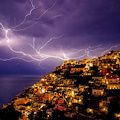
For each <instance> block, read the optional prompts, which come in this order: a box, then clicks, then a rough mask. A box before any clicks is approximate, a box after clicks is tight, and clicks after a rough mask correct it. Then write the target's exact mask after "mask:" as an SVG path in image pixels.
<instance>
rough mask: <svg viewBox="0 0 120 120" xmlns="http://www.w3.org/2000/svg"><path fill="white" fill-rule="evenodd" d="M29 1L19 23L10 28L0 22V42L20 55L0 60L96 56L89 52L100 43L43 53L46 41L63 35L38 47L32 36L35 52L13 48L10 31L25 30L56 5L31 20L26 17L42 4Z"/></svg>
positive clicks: (26, 60)
mask: <svg viewBox="0 0 120 120" xmlns="http://www.w3.org/2000/svg"><path fill="white" fill-rule="evenodd" d="M29 2H30V6H31V9H30V10H29V11H28V13H27V14H26V15H25V16H24V19H23V20H22V22H21V23H19V24H18V25H16V24H15V26H14V27H12V28H6V27H5V26H4V25H3V24H2V23H0V27H1V28H0V29H1V30H2V31H3V32H4V35H5V39H4V40H2V41H0V44H3V43H4V44H5V45H6V46H7V47H8V48H9V50H10V51H11V52H13V53H15V54H16V55H20V56H21V57H11V58H6V59H5V58H0V61H4V62H5V61H10V60H15V59H18V60H23V61H25V62H33V61H37V62H39V63H41V62H42V61H43V60H46V59H48V58H54V59H60V60H63V61H64V60H70V59H81V58H84V57H85V56H87V58H90V59H92V58H94V57H97V56H92V55H91V52H93V51H97V50H99V49H102V48H101V45H98V46H95V47H91V46H89V47H88V48H86V49H77V50H76V52H67V53H66V52H64V51H63V52H62V55H59V52H58V54H57V55H51V54H46V53H43V50H44V49H45V48H46V47H47V45H48V43H50V42H51V41H53V40H57V39H62V37H64V36H63V35H61V36H55V37H52V38H50V39H49V40H48V41H46V42H45V43H44V44H43V45H42V46H41V45H39V47H36V46H37V45H36V39H35V38H34V37H33V41H32V44H30V43H29V45H30V46H31V48H32V50H33V51H34V52H35V54H28V53H26V52H24V51H21V50H15V49H13V47H12V46H11V41H12V40H11V38H10V37H9V36H10V33H13V31H21V30H25V29H27V28H28V27H31V26H34V25H36V24H38V23H39V22H38V21H37V20H40V19H41V18H42V17H43V16H44V15H45V14H46V13H47V12H48V11H50V10H52V9H53V7H54V6H55V5H56V2H57V1H55V2H54V3H53V5H52V6H51V7H50V8H48V9H46V10H45V11H44V12H43V13H42V14H41V15H39V17H36V18H33V19H31V20H27V19H28V17H29V16H31V15H32V14H33V11H35V10H37V9H38V8H39V7H40V6H41V5H42V3H40V4H38V5H37V6H35V5H34V1H33V0H29ZM61 16H63V15H61V14H60V15H55V16H53V17H51V18H50V19H49V20H52V19H56V18H57V17H61ZM36 21H37V22H36ZM45 22H46V21H45ZM27 23H32V24H31V25H28V26H27V27H24V28H22V29H19V27H21V26H22V25H24V24H27ZM119 45H120V44H119ZM119 45H115V46H112V47H110V48H109V49H107V50H105V51H103V52H102V54H101V56H103V55H104V54H105V53H106V52H108V51H110V50H111V49H112V48H117V47H118V46H119ZM80 53H83V54H82V55H81V56H79V55H78V54H80ZM72 56H75V57H72Z"/></svg>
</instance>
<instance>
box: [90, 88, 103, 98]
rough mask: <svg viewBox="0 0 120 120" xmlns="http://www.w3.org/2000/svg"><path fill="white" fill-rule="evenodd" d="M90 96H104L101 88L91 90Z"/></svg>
mask: <svg viewBox="0 0 120 120" xmlns="http://www.w3.org/2000/svg"><path fill="white" fill-rule="evenodd" d="M92 95H94V96H96V97H97V96H104V89H103V88H93V89H92Z"/></svg>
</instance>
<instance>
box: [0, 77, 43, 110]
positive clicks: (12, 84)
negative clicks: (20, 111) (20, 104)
mask: <svg viewBox="0 0 120 120" xmlns="http://www.w3.org/2000/svg"><path fill="white" fill-rule="evenodd" d="M41 77H42V76H6V77H3V76H0V108H2V106H3V104H6V103H8V102H10V101H11V100H12V99H13V97H14V96H15V95H17V94H18V93H19V92H21V91H22V90H24V88H26V87H28V86H32V85H33V84H34V83H36V82H37V81H40V79H41Z"/></svg>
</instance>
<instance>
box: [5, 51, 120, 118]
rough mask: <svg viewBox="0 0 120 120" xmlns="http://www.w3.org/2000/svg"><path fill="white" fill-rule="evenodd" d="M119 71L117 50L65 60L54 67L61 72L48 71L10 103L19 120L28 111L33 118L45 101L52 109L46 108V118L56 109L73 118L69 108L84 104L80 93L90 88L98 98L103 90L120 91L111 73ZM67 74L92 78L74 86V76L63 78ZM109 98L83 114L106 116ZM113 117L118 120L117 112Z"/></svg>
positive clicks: (117, 77)
mask: <svg viewBox="0 0 120 120" xmlns="http://www.w3.org/2000/svg"><path fill="white" fill-rule="evenodd" d="M93 66H97V69H98V72H99V75H98V76H95V75H94V73H95V72H96V71H95V70H94V69H91V68H92V67H93ZM119 68H120V51H111V52H109V53H108V54H106V55H104V56H103V57H99V58H94V59H93V60H90V59H83V60H80V61H78V62H77V61H76V60H66V61H65V62H64V63H63V64H62V65H61V66H58V67H56V70H55V71H60V73H59V74H56V73H55V72H51V73H50V74H47V75H45V76H44V78H42V79H41V80H40V81H39V82H37V83H36V84H34V85H33V86H31V87H28V88H26V89H25V90H24V91H23V92H21V93H20V94H19V95H17V96H16V97H15V98H14V100H13V101H12V103H13V104H14V108H15V110H17V111H19V112H21V113H22V118H19V120H23V119H24V120H29V119H28V116H29V114H31V112H33V114H34V115H36V114H37V112H38V111H39V110H42V109H43V108H45V107H46V106H47V105H46V101H47V102H48V103H51V105H53V106H54V107H52V108H47V110H46V114H47V119H49V117H51V116H52V112H53V111H55V110H60V111H65V116H66V117H72V116H73V115H74V114H75V112H69V108H70V107H71V106H72V105H73V104H80V105H84V103H83V94H82V93H83V92H84V91H87V90H88V89H91V93H89V94H91V95H93V96H95V97H99V96H106V90H107V91H112V90H119V89H120V77H119V76H118V75H117V74H113V71H116V70H118V69H119ZM68 71H69V73H70V75H71V76H81V77H86V76H91V78H92V79H90V80H89V81H88V84H84V85H82V84H79V85H78V87H75V83H76V79H75V78H74V77H73V78H70V79H68V78H65V77H64V74H65V73H66V72H68ZM77 73H80V74H77ZM112 99H113V98H112V97H110V96H108V97H106V99H101V100H100V101H99V103H98V104H99V105H98V106H99V108H97V110H94V109H93V108H87V109H86V112H87V113H90V114H93V113H94V112H95V111H98V112H99V113H100V112H103V113H105V114H107V113H108V109H107V105H108V104H109V103H110V101H111V100H112ZM5 107H6V106H4V108H5ZM76 111H77V108H76ZM115 117H116V118H120V111H119V112H118V113H115Z"/></svg>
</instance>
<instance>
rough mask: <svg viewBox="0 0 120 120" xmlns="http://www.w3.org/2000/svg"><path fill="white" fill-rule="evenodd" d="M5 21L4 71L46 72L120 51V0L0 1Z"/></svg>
mask: <svg viewBox="0 0 120 120" xmlns="http://www.w3.org/2000/svg"><path fill="white" fill-rule="evenodd" d="M0 23H1V24H0V75H44V74H46V73H49V72H51V71H53V70H54V69H55V67H56V66H58V65H61V64H62V63H63V62H64V60H65V59H66V58H69V59H74V58H76V59H77V60H79V59H83V58H90V59H92V58H93V57H98V56H101V55H103V54H105V53H106V52H108V51H110V50H118V49H120V1H119V0H56V1H55V0H33V1H32V0H0ZM6 30H8V32H7V35H6ZM8 40H9V41H8ZM112 46H113V47H112ZM111 47H112V48H111ZM105 50H107V51H105ZM104 51H105V52H104ZM34 58H35V59H34Z"/></svg>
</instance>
